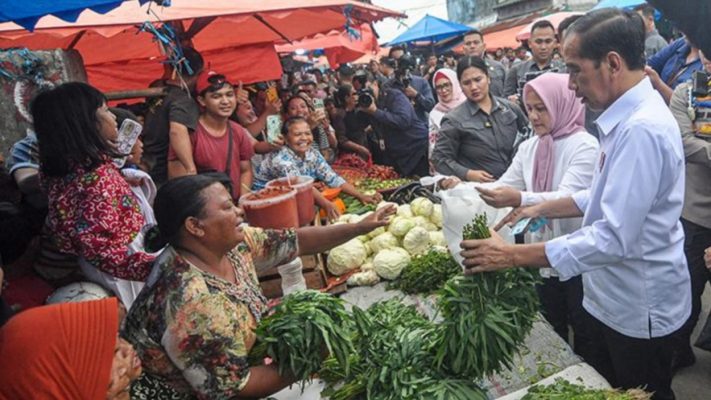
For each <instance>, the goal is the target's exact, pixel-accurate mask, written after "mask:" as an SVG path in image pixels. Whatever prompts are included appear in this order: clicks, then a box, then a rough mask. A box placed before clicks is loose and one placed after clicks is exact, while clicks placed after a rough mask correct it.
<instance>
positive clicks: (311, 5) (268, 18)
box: [0, 0, 402, 91]
mask: <svg viewBox="0 0 711 400" xmlns="http://www.w3.org/2000/svg"><path fill="white" fill-rule="evenodd" d="M149 7H150V10H149ZM401 16H402V14H400V13H397V12H395V11H390V10H387V9H384V8H380V7H376V6H372V5H369V4H365V3H361V2H358V1H355V0H304V1H301V2H298V3H296V2H293V1H290V0H266V1H265V0H240V1H235V0H211V1H209V2H207V1H205V2H196V1H194V0H173V1H172V5H171V6H170V7H158V6H156V5H155V4H152V3H148V4H146V5H144V6H140V4H139V3H138V2H137V1H126V2H124V3H122V4H121V6H120V7H118V8H116V9H114V10H112V11H110V12H109V13H107V14H97V13H95V12H93V11H90V10H87V11H84V12H83V13H82V14H81V15H80V16H79V18H78V19H77V21H76V22H74V23H68V22H65V21H62V20H60V19H58V18H56V17H53V16H46V17H44V18H42V19H41V20H40V21H39V22H38V23H37V25H36V29H35V31H34V32H32V33H30V32H28V31H26V30H24V29H22V28H21V27H20V26H19V25H16V24H14V23H11V22H8V23H3V24H0V47H2V48H9V47H28V48H30V49H33V50H38V49H55V48H64V49H71V48H73V49H76V50H78V51H79V52H80V53H81V54H82V57H83V59H84V64H85V67H86V70H87V74H88V76H89V81H90V82H91V83H92V84H94V85H95V86H97V87H99V88H100V89H102V90H104V91H113V90H122V89H127V88H135V87H147V85H148V84H149V83H150V82H151V81H153V80H155V79H157V78H159V77H161V76H162V74H163V65H162V64H161V63H160V61H161V60H163V59H164V58H165V57H164V56H163V55H162V54H160V51H159V47H158V46H157V45H156V43H155V42H154V40H153V36H152V35H150V34H148V33H143V32H142V33H138V29H137V26H139V25H141V24H143V22H145V21H150V22H158V23H161V22H168V21H178V24H177V27H178V28H179V30H182V31H183V32H182V34H181V37H182V38H183V39H185V38H187V39H189V40H190V41H191V42H192V45H193V46H194V47H195V48H196V49H198V50H199V51H201V52H202V54H203V56H204V57H205V59H206V61H207V62H208V63H209V64H210V68H212V69H214V70H218V71H220V72H222V73H224V74H225V75H227V76H229V77H230V79H233V80H235V81H237V80H241V81H243V82H246V83H247V82H255V81H262V80H270V79H277V78H279V77H280V76H281V65H280V63H279V59H278V56H277V54H276V52H275V50H274V45H273V44H274V43H275V42H280V41H282V42H286V41H287V40H297V39H301V38H303V37H307V36H312V35H314V34H317V33H321V32H328V31H330V30H333V29H339V28H340V29H343V28H344V26H345V25H346V24H347V23H350V24H360V23H364V22H373V21H377V20H380V19H383V18H386V17H401Z"/></svg>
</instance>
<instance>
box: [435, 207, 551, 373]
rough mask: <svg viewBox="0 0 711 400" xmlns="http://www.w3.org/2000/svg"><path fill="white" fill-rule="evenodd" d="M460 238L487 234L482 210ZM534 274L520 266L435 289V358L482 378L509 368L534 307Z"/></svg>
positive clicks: (449, 370) (453, 369)
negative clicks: (438, 316) (438, 315)
mask: <svg viewBox="0 0 711 400" xmlns="http://www.w3.org/2000/svg"><path fill="white" fill-rule="evenodd" d="M463 237H464V239H465V240H466V239H486V238H489V237H491V235H490V233H489V228H488V225H487V220H486V215H478V216H477V217H476V218H475V219H474V221H473V222H472V223H471V224H468V225H467V226H465V228H464V235H463ZM536 279H537V278H536V275H534V274H533V273H531V272H530V271H527V270H525V269H522V268H513V269H509V270H505V271H499V272H484V273H479V274H474V275H469V276H462V275H460V276H456V277H454V278H452V279H451V280H449V281H448V282H447V283H446V284H445V286H444V288H442V290H441V291H440V298H439V301H438V308H439V311H440V313H441V315H442V317H443V322H442V324H441V328H442V329H441V330H440V332H439V337H438V340H437V344H436V346H435V347H436V349H437V354H436V357H435V363H436V365H437V367H438V368H439V369H441V370H443V371H445V372H446V373H449V374H451V375H452V376H456V377H466V378H481V377H484V376H487V375H489V374H491V373H494V372H498V371H500V370H501V369H502V368H503V367H510V366H511V362H512V360H513V357H514V355H515V353H516V351H517V349H518V348H519V346H520V345H521V344H522V343H523V341H524V339H525V337H526V335H527V334H528V332H529V331H530V329H531V327H532V325H533V321H534V320H535V318H536V315H537V312H538V298H537V295H536V292H535V284H536Z"/></svg>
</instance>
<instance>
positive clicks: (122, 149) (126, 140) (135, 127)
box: [114, 118, 143, 168]
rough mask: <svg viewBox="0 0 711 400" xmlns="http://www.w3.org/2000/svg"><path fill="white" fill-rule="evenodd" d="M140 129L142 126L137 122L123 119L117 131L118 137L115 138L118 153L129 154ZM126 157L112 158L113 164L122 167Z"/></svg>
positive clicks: (141, 129)
mask: <svg viewBox="0 0 711 400" xmlns="http://www.w3.org/2000/svg"><path fill="white" fill-rule="evenodd" d="M141 131H143V127H142V126H141V124H139V123H138V122H136V121H134V120H132V119H128V118H127V119H125V120H123V122H122V123H121V127H120V128H119V131H118V139H117V140H116V141H117V142H118V152H119V153H120V154H130V153H131V149H133V145H134V144H136V140H138V136H139V135H140V134H141ZM126 158H128V156H126V157H120V158H114V165H116V167H118V168H121V167H123V166H124V164H126Z"/></svg>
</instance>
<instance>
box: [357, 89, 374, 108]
mask: <svg viewBox="0 0 711 400" xmlns="http://www.w3.org/2000/svg"><path fill="white" fill-rule="evenodd" d="M357 93H358V107H363V108H368V107H370V105H371V104H373V100H374V98H375V93H373V90H372V89H370V88H365V89H360V90H358V92H357Z"/></svg>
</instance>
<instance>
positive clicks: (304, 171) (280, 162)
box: [253, 146, 346, 189]
mask: <svg viewBox="0 0 711 400" xmlns="http://www.w3.org/2000/svg"><path fill="white" fill-rule="evenodd" d="M287 175H291V176H297V175H305V176H310V177H312V178H314V179H315V180H319V181H322V182H323V183H325V184H326V185H328V186H329V187H332V188H335V187H340V186H341V185H343V184H344V183H346V180H345V179H343V178H341V176H340V175H338V174H337V173H336V171H334V170H333V168H331V166H330V165H328V162H327V161H326V159H325V158H323V156H322V155H321V153H320V152H318V151H316V150H314V149H312V148H310V149H308V150H307V151H306V155H305V156H304V158H301V157H299V156H298V155H297V154H296V153H294V151H293V150H291V149H290V148H289V147H287V146H284V147H282V148H281V149H280V150H279V151H276V152H271V153H269V154H267V155H266V157H264V160H262V163H261V164H259V166H257V168H255V171H254V185H253V186H254V189H262V188H263V187H264V186H265V185H266V184H267V182H268V181H270V180H272V179H278V178H285V177H286V176H287Z"/></svg>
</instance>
